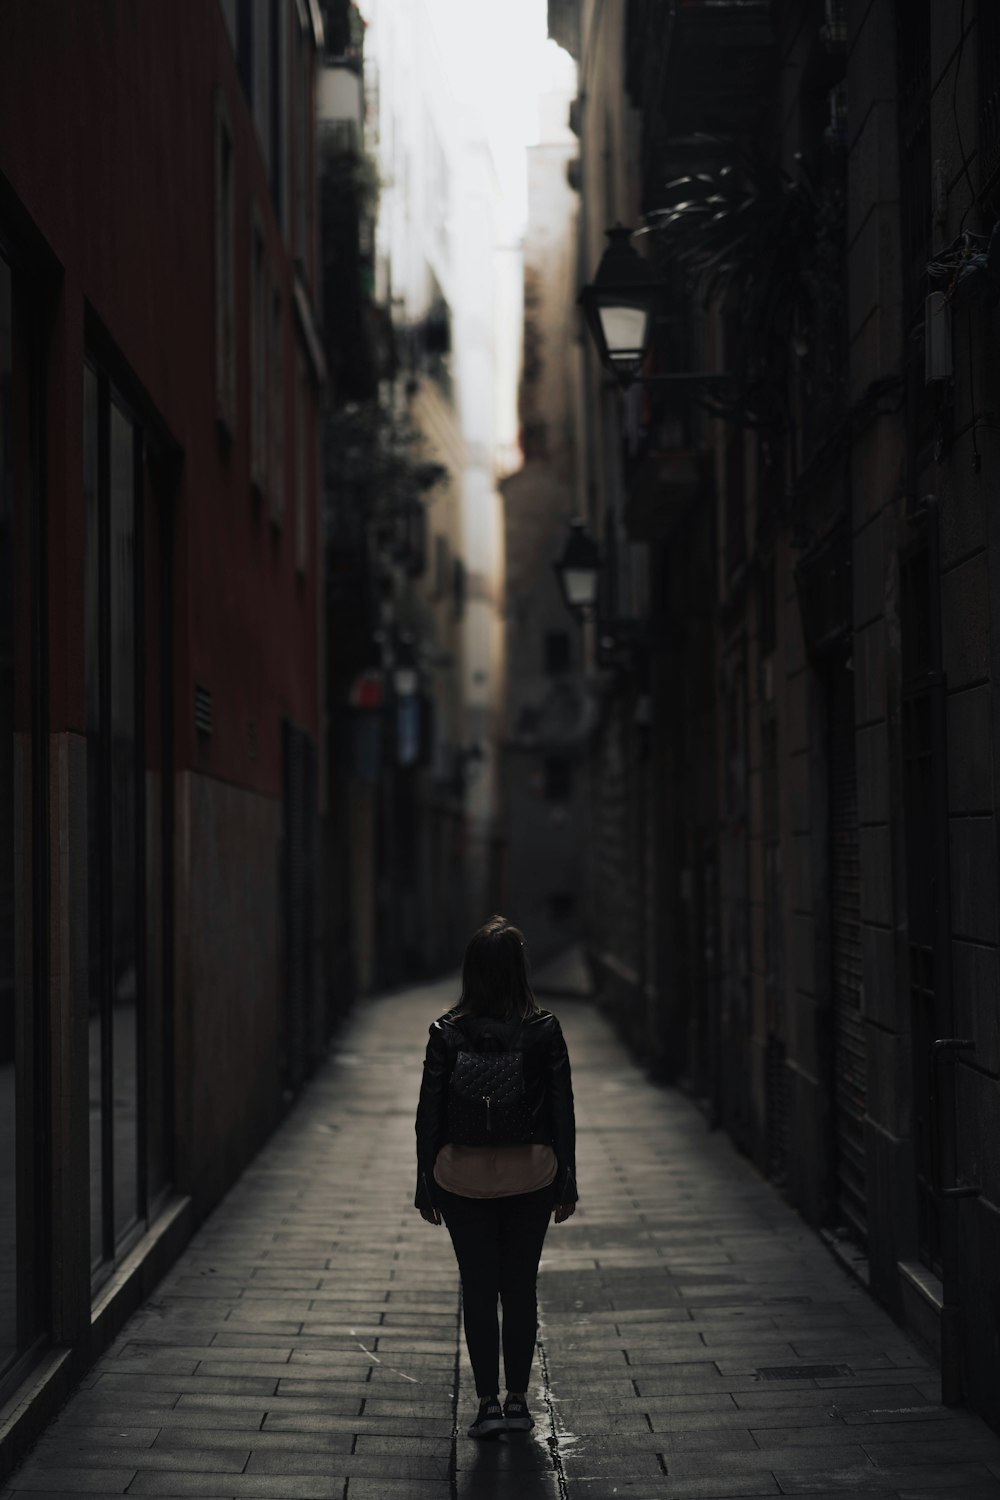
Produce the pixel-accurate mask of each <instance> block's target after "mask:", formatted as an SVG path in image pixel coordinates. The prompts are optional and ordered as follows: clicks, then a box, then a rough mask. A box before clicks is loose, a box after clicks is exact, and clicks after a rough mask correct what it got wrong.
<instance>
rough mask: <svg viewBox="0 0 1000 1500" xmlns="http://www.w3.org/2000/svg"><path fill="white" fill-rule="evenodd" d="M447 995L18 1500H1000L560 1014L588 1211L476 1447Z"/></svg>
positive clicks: (953, 1423) (783, 1210) (707, 1156)
mask: <svg viewBox="0 0 1000 1500" xmlns="http://www.w3.org/2000/svg"><path fill="white" fill-rule="evenodd" d="M452 994H453V990H452V988H451V987H450V986H442V985H438V986H427V987H425V988H423V989H420V990H415V991H411V992H408V993H407V994H402V995H396V996H392V997H387V998H385V999H382V1000H377V1001H372V1002H369V1003H367V1004H365V1005H364V1006H363V1007H361V1008H360V1009H359V1012H358V1015H357V1016H356V1018H355V1019H354V1021H353V1023H352V1025H351V1027H350V1028H349V1029H348V1032H347V1033H346V1035H345V1037H344V1039H343V1041H342V1045H341V1049H340V1051H339V1052H338V1053H337V1055H336V1056H334V1057H333V1058H331V1060H330V1061H329V1063H328V1064H327V1065H326V1066H325V1067H324V1068H323V1069H322V1070H321V1071H320V1073H319V1074H318V1076H317V1077H316V1078H315V1079H314V1080H313V1081H312V1083H311V1084H310V1085H309V1087H308V1088H307V1089H306V1091H305V1092H304V1094H303V1096H302V1098H301V1099H300V1100H299V1101H298V1103H297V1104H296V1106H295V1108H294V1109H293V1111H292V1112H291V1114H290V1116H289V1118H288V1119H287V1121H286V1122H285V1123H284V1125H283V1126H282V1127H281V1129H280V1130H279V1131H278V1132H277V1133H276V1135H275V1136H274V1137H273V1139H272V1140H271V1141H270V1142H269V1143H268V1145H267V1146H266V1147H265V1149H264V1150H263V1151H262V1152H261V1154H260V1156H259V1157H258V1159H257V1160H256V1161H255V1162H254V1163H253V1165H252V1166H251V1168H250V1169H249V1170H248V1171H247V1172H246V1173H245V1174H244V1176H243V1177H242V1178H241V1179H240V1181H239V1182H238V1183H237V1184H236V1185H235V1186H234V1188H233V1189H232V1191H231V1192H230V1193H229V1195H228V1197H227V1198H226V1200H225V1201H224V1202H223V1203H222V1205H221V1206H220V1207H219V1209H218V1210H217V1211H216V1212H215V1213H214V1214H213V1215H212V1217H211V1218H210V1219H209V1220H208V1222H207V1223H206V1224H205V1225H203V1226H202V1228H201V1230H200V1231H199V1233H198V1234H197V1236H196V1237H195V1239H194V1240H193V1242H192V1243H191V1245H190V1246H189V1248H188V1250H187V1251H186V1253H185V1254H184V1255H183V1256H182V1257H181V1259H180V1261H179V1262H178V1263H177V1265H176V1266H175V1267H174V1268H173V1269H172V1271H171V1272H170V1273H169V1274H168V1276H167V1277H166V1278H165V1279H164V1280H163V1282H162V1283H161V1284H160V1286H159V1287H158V1288H157V1290H156V1293H155V1294H154V1296H153V1297H151V1298H150V1299H149V1301H148V1302H147V1303H146V1304H145V1305H144V1306H143V1307H142V1308H141V1309H140V1310H139V1311H138V1312H137V1313H136V1315H135V1316H134V1317H133V1318H132V1319H131V1320H130V1321H129V1323H128V1325H127V1326H126V1327H125V1328H124V1329H123V1330H122V1333H121V1335H120V1336H119V1338H118V1339H117V1340H116V1341H115V1343H114V1345H113V1346H112V1347H111V1348H110V1349H109V1350H108V1351H107V1353H106V1354H105V1355H104V1356H102V1358H101V1359H100V1360H99V1361H98V1362H97V1364H96V1365H95V1366H94V1368H93V1370H91V1371H90V1372H89V1373H88V1375H87V1377H86V1379H85V1380H84V1381H82V1382H81V1384H80V1386H79V1387H78V1389H77V1391H76V1392H75V1394H74V1395H73V1396H72V1398H71V1399H70V1401H69V1402H68V1403H67V1405H66V1406H65V1407H64V1408H63V1410H62V1411H61V1412H60V1413H59V1415H58V1417H57V1418H56V1420H55V1421H54V1422H53V1423H52V1424H51V1426H50V1427H49V1429H48V1431H47V1432H46V1433H45V1435H44V1436H43V1438H42V1439H41V1440H40V1442H39V1443H38V1444H37V1445H36V1447H35V1449H34V1450H33V1451H32V1453H31V1454H30V1455H29V1456H28V1459H27V1461H26V1462H25V1463H24V1465H23V1466H22V1467H21V1469H20V1470H18V1471H17V1473H15V1474H14V1475H12V1476H11V1477H10V1479H9V1480H8V1481H7V1484H6V1487H5V1488H3V1489H2V1490H0V1500H14V1497H16V1496H25V1497H32V1500H40V1497H46V1496H48V1497H53V1500H54V1497H56V1496H60V1497H63V1500H69V1497H72V1496H79V1495H89V1496H95V1497H103V1496H111V1495H118V1496H120V1495H123V1494H128V1495H156V1496H175V1497H178V1500H180V1497H182V1496H194V1497H198V1496H201V1497H205V1500H208V1497H230V1500H242V1497H245V1496H246V1497H250V1496H260V1497H275V1500H278V1497H280V1500H328V1497H329V1500H500V1497H510V1496H516V1497H517V1500H611V1497H615V1500H621V1497H623V1496H627V1497H631V1500H654V1497H655V1500H671V1497H673V1500H741V1497H743V1500H750V1497H751V1496H760V1495H802V1496H809V1497H810V1500H834V1497H837V1500H843V1497H844V1496H850V1495H859V1496H864V1497H865V1500H946V1497H947V1500H1000V1438H997V1436H996V1435H995V1434H994V1433H992V1432H990V1430H989V1429H988V1428H987V1427H986V1426H985V1425H984V1424H983V1423H982V1422H980V1421H979V1420H978V1419H977V1418H975V1417H973V1416H971V1415H969V1414H968V1413H963V1412H960V1411H954V1410H948V1409H945V1408H944V1407H942V1406H941V1405H940V1404H939V1401H938V1376H937V1372H936V1370H935V1369H934V1368H933V1366H932V1365H931V1364H930V1363H929V1362H928V1360H927V1359H926V1357H925V1356H924V1354H923V1353H922V1352H921V1351H920V1350H919V1349H917V1348H916V1347H915V1346H914V1345H913V1344H912V1343H911V1342H910V1341H909V1340H908V1339H907V1338H906V1337H905V1336H904V1335H903V1334H902V1333H901V1332H900V1330H899V1329H898V1328H897V1327H896V1326H895V1325H894V1324H893V1323H892V1322H891V1320H890V1319H889V1318H888V1317H887V1316H886V1315H885V1314H884V1313H883V1312H882V1311H881V1309H880V1308H878V1307H877V1306H876V1305H875V1304H874V1303H873V1302H872V1301H871V1299H870V1298H869V1297H868V1296H867V1295H866V1294H865V1293H864V1292H863V1291H862V1290H861V1289H860V1288H859V1287H858V1286H857V1285H856V1284H855V1283H854V1282H852V1281H850V1280H849V1279H848V1278H847V1276H846V1275H845V1273H844V1272H843V1270H842V1269H841V1268H840V1266H839V1265H838V1264H837V1263H836V1262H835V1261H834V1260H833V1259H832V1258H831V1257H830V1256H829V1255H828V1253H827V1252H826V1250H825V1249H824V1247H823V1246H822V1244H821V1243H820V1242H819V1240H818V1239H817V1238H816V1237H815V1236H814V1235H813V1234H812V1233H811V1232H810V1231H809V1230H808V1229H807V1228H806V1227H805V1226H804V1225H803V1224H802V1222H801V1220H800V1219H799V1218H798V1217H797V1216H796V1215H795V1214H794V1213H793V1212H792V1211H791V1210H790V1209H789V1208H788V1207H787V1205H786V1204H784V1203H783V1201H782V1200H781V1198H780V1196H779V1195H778V1194H777V1193H776V1192H775V1191H774V1190H773V1189H772V1188H771V1187H770V1186H769V1185H768V1184H766V1183H764V1182H763V1181H761V1179H760V1178H759V1177H758V1176H757V1174H756V1173H755V1172H754V1171H753V1170H752V1168H751V1167H750V1166H749V1165H748V1164H747V1163H746V1162H745V1161H743V1160H742V1159H741V1158H740V1157H739V1156H738V1155H737V1154H736V1153H735V1152H734V1151H733V1149H732V1147H731V1146H730V1144H729V1143H728V1142H727V1141H726V1139H725V1138H724V1137H723V1136H721V1135H719V1134H712V1133H711V1132H709V1131H708V1130H707V1129H706V1126H705V1123H704V1120H703V1118H702V1116H701V1115H700V1114H699V1112H698V1111H697V1110H696V1109H695V1108H694V1107H693V1106H692V1105H691V1104H690V1103H689V1102H688V1101H687V1100H685V1099H684V1098H682V1097H681V1096H679V1095H677V1094H675V1093H673V1092H671V1091H667V1090H663V1089H658V1088H654V1087H653V1086H652V1085H650V1084H648V1083H647V1082H646V1081H645V1080H644V1079H643V1078H642V1076H641V1075H640V1074H639V1072H638V1071H637V1070H636V1069H635V1068H634V1067H633V1066H632V1065H631V1063H630V1062H629V1060H628V1058H627V1057H626V1056H625V1054H624V1052H623V1051H622V1049H621V1048H620V1046H619V1045H618V1043H617V1042H616V1041H615V1040H614V1038H613V1037H612V1036H611V1034H610V1032H609V1030H608V1028H607V1026H606V1025H605V1023H604V1022H603V1021H602V1020H601V1018H600V1017H599V1016H598V1015H597V1013H596V1012H595V1011H594V1010H593V1009H592V1008H591V1007H589V1006H588V1005H583V1004H579V1005H577V1004H574V1003H571V1002H566V1003H565V1004H564V1005H563V1011H562V1020H563V1024H564V1028H565V1030H566V1034H567V1038H568V1041H569V1045H570V1052H571V1056H572V1059H573V1065H574V1080H575V1088H576V1095H577V1107H578V1118H579V1127H580V1131H579V1178H580V1183H581V1191H582V1193H583V1197H582V1200H581V1204H580V1208H579V1210H578V1212H577V1214H576V1215H575V1216H574V1217H573V1218H572V1219H571V1220H569V1221H568V1223H566V1224H564V1225H560V1226H553V1227H552V1229H551V1231H550V1234H549V1237H548V1239H547V1241H546V1246H545V1252H544V1255H543V1259H542V1267H541V1273H540V1278H539V1294H540V1330H539V1332H540V1340H539V1358H538V1361H537V1362H536V1368H535V1379H534V1389H533V1392H532V1399H533V1402H534V1410H535V1413H536V1417H537V1419H538V1426H537V1428H536V1430H535V1432H534V1433H532V1434H511V1435H509V1436H508V1437H506V1438H504V1439H501V1440H500V1441H499V1442H495V1443H488V1444H476V1443H474V1442H471V1441H470V1440H468V1439H467V1438H466V1437H465V1435H464V1429H465V1426H466V1425H467V1423H468V1421H469V1419H470V1417H471V1415H472V1413H473V1410H474V1406H475V1397H474V1394H473V1390H474V1388H473V1383H472V1379H471V1371H470V1369H469V1365H468V1358H467V1355H466V1351H465V1348H464V1343H463V1341H462V1339H461V1336H460V1330H461V1305H460V1301H459V1292H458V1280H457V1275H456V1270H455V1265H454V1259H453V1256H452V1252H451V1247H450V1243H449V1241H448V1239H447V1236H446V1234H445V1232H444V1231H443V1230H440V1229H435V1228H432V1227H431V1226H429V1225H426V1224H424V1222H423V1221H422V1220H421V1219H420V1218H419V1216H418V1215H417V1214H416V1212H415V1211H414V1210H413V1208H412V1206H411V1203H412V1186H413V1113H414V1109H415V1104H416V1095H417V1089H418V1087H419V1081H420V1064H421V1060H422V1055H423V1047H424V1041H425V1037H426V1027H427V1024H428V1023H429V1021H430V1020H431V1019H433V1017H434V1016H435V1015H437V1014H438V1013H440V1011H441V1010H443V1009H444V1008H445V1007H446V1006H447V1005H448V1004H449V1003H450V1001H451V998H452Z"/></svg>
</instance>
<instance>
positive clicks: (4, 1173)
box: [0, 254, 48, 1394]
mask: <svg viewBox="0 0 1000 1500" xmlns="http://www.w3.org/2000/svg"><path fill="white" fill-rule="evenodd" d="M31 285H32V279H31V277H30V274H29V275H26V276H25V277H24V278H23V279H22V277H21V273H20V271H19V269H18V265H17V263H16V262H15V263H14V264H11V263H9V262H8V261H7V260H6V259H5V258H4V256H3V255H2V254H0V1377H2V1376H3V1374H4V1372H5V1370H8V1369H9V1367H10V1366H12V1365H13V1364H14V1362H15V1360H16V1359H17V1358H18V1356H19V1355H23V1354H25V1353H26V1352H27V1350H28V1349H30V1347H31V1346H32V1344H34V1343H35V1341H36V1340H37V1338H38V1336H39V1335H40V1334H41V1333H42V1332H43V1330H44V1328H45V1326H46V1321H47V1318H46V1313H47V1309H46V1304H45V1301H44V1300H43V1299H44V1294H45V1292H46V1291H47V1287H46V1286H45V1277H44V1252H45V1247H46V1240H45V1237H44V1233H43V1228H42V1226H43V1223H44V1211H45V1194H44V1188H43V1171H44V1157H43V1155H42V1151H41V1149H40V1148H41V1146H42V1134H41V1124H42V1115H41V1110H42V1108H43V1107H44V1102H45V1098H44V1095H45V1084H44V1080H45V1077H46V1068H45V1064H44V1061H43V1059H44V1057H45V1050H46V1037H45V1035H44V1031H43V1026H44V1017H45V1015H46V1013H47V1007H48V1001H47V999H45V998H44V997H45V993H46V986H45V978H46V976H45V973H44V954H45V943H46V931H47V918H46V908H45V902H46V893H47V889H48V863H47V851H46V846H45V842H44V834H45V798H46V786H47V779H48V778H47V772H46V758H45V747H46V743H47V736H46V735H45V733H44V727H45V720H44V698H43V692H42V689H43V678H42V670H43V668H42V669H40V663H41V662H43V661H44V641H45V635H44V613H43V603H44V601H43V595H42V586H41V583H40V582H39V581H38V580H39V578H40V573H41V570H40V568H39V562H40V554H41V549H42V538H43V535H44V524H45V523H44V512H43V504H42V500H43V497H42V490H41V483H40V474H39V471H38V466H37V462H36V460H35V457H34V453H33V445H32V443H31V442H30V433H31V430H32V428H33V426H34V424H35V422H36V421H37V419H38V415H39V410H40V403H41V400H42V391H41V388H40V387H41V379H42V377H43V375H44V371H43V370H41V369H37V371H36V372H33V368H32V359H31V356H32V353H33V351H34V349H35V348H37V343H36V339H37V323H36V319H35V316H34V312H35V309H34V299H33V296H32V292H31ZM26 291H27V295H26V294H25V293H26ZM16 1378H17V1377H16V1375H12V1376H11V1380H12V1381H13V1380H15V1379H16ZM5 1394H6V1392H5Z"/></svg>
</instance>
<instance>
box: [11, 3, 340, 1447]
mask: <svg viewBox="0 0 1000 1500" xmlns="http://www.w3.org/2000/svg"><path fill="white" fill-rule="evenodd" d="M321 44H322V22H321V18H320V14H319V10H318V8H317V6H316V4H315V0H296V3H294V4H293V3H283V0H239V3H237V0H223V3H221V4H219V3H216V0H174V3H172V4H171V5H169V6H156V5H136V4H134V3H130V0H108V3H106V4H102V5H101V6H100V7H97V8H93V7H83V8H81V7H76V6H66V5H60V4H56V3H54V0H16V3H15V4H13V5H11V6H8V7H5V12H4V19H3V45H2V47H0V867H2V868H0V1200H2V1207H0V1380H2V1381H3V1384H2V1385H0V1396H3V1397H15V1398H16V1397H17V1395H18V1393H19V1392H21V1390H22V1383H23V1381H24V1380H25V1378H26V1377H28V1376H31V1377H32V1378H33V1379H34V1380H36V1381H37V1379H38V1375H39V1369H40V1366H39V1361H40V1360H41V1361H43V1362H44V1363H43V1365H42V1366H41V1372H42V1374H43V1376H44V1377H45V1379H43V1381H42V1385H41V1387H40V1389H41V1391H42V1400H41V1403H39V1402H38V1401H36V1402H35V1403H34V1404H33V1406H32V1407H31V1408H30V1409H31V1410H33V1411H35V1412H36V1413H39V1412H41V1411H42V1410H43V1408H44V1405H45V1402H46V1401H47V1402H48V1404H49V1405H51V1404H52V1403H53V1402H54V1401H55V1400H56V1399H57V1398H58V1396H59V1394H60V1392H61V1390H64V1389H65V1385H66V1382H67V1381H68V1380H69V1379H70V1378H71V1376H72V1375H73V1374H74V1372H76V1373H78V1372H79V1368H80V1367H81V1364H82V1362H84V1361H85V1360H86V1358H87V1357H88V1355H89V1354H91V1353H92V1352H93V1351H94V1350H95V1349H96V1348H97V1347H99V1346H100V1344H101V1342H102V1341H103V1340H104V1338H105V1337H106V1336H107V1334H108V1333H109V1331H110V1330H111V1328H112V1327H113V1326H114V1325H115V1324H116V1323H117V1322H118V1321H120V1318H121V1316H123V1315H124V1311H125V1310H126V1303H127V1301H128V1299H129V1298H130V1297H131V1298H134V1297H135V1296H137V1295H138V1293H139V1290H140V1289H141V1287H142V1286H143V1285H148V1282H149V1279H150V1277H151V1276H152V1275H154V1274H155V1273H156V1269H157V1267H158V1266H159V1267H162V1265H163V1264H165V1263H166V1260H167V1259H168V1258H169V1256H170V1255H171V1254H172V1253H173V1247H175V1246H176V1245H177V1244H178V1243H180V1241H181V1240H182V1239H183V1238H184V1237H185V1236H186V1234H187V1233H189V1232H190V1228H191V1227H192V1226H193V1224H194V1223H196V1222H197V1220H198V1219H199V1218H200V1217H202V1216H203V1214H204V1212H205V1211H206V1210H207V1209H208V1207H209V1206H210V1205H211V1204H212V1203H213V1202H214V1201H216V1200H217V1199H218V1198H219V1196H220V1195H221V1194H222V1192H223V1191H224V1190H225V1188H226V1187H227V1186H228V1184H229V1183H231V1182H232V1181H233V1179H234V1178H235V1176H236V1175H237V1173H238V1172H239V1170H240V1169H241V1167H242V1166H243V1165H244V1163H245V1162H246V1161H247V1160H248V1158H249V1157H250V1155H251V1154H252V1153H253V1151H254V1150H255V1148H256V1147H257V1146H258V1144H259V1143H260V1141H261V1140H262V1139H263V1137H264V1136H265V1135H266V1134H267V1132H268V1131H269V1129H270V1128H271V1126H272V1125H273V1123H274V1121H275V1119H276V1118H277V1116H278V1114H279V1111H280V1109H281V1106H282V1098H283V1095H287V1092H288V1091H289V1090H291V1089H294V1088H295V1086H296V1085H297V1083H298V1082H299V1080H300V1078H301V1077H302V1075H303V1072H304V1071H305V1069H306V1068H307V1066H308V1063H309V1060H310V1058H311V1057H312V1056H313V1055H315V1052H316V1050H317V1048H318V1046H319V1045H320V1044H321V1042H322V1038H323V1034H324V1022H323V1018H322V1016H321V1015H320V1013H319V1007H318V1002H317V1000H316V998H315V997H316V996H317V995H318V993H319V987H318V985H317V984H316V983H315V979H314V976H313V963H312V950H313V935H312V932H313V924H312V890H313V882H314V876H313V870H314V856H313V850H312V838H313V835H312V829H313V826H314V823H315V817H314V812H315V799H316V785H315V781H316V777H315V767H316V764H317V753H316V750H317V738H318V734H319V709H318V683H319V661H318V640H319V635H318V620H319V604H320V597H321V589H322V579H321V575H320V557H321V552H320V548H319V545H318V505H317V493H318V484H319V475H318V456H317V454H318V403H319V395H318V393H319V388H320V386H321V384H322V382H323V378H324V371H323V358H322V354H321V353H320V349H321V344H320V340H319V338H318V336H317V331H316V326H315V320H314V319H315V315H314V294H315V289H316V287H317V285H318V256H317V244H316V222H315V190H314V177H315V131H314V125H313V120H314V108H313V79H314V73H315V60H316V51H317V48H318V47H319V46H320V45H321ZM53 1350H57V1351H58V1353H55V1354H53V1352H52V1351H53ZM31 1420H33V1419H32V1418H29V1421H28V1426H30V1421H31ZM28 1426H26V1425H25V1424H24V1423H23V1422H22V1424H21V1426H20V1428H18V1426H17V1423H16V1422H15V1424H14V1426H13V1428H11V1429H9V1430H6V1429H5V1430H4V1431H3V1432H2V1433H0V1440H2V1441H3V1442H4V1449H3V1451H2V1453H0V1468H2V1467H3V1464H4V1462H6V1461H9V1458H10V1456H11V1455H12V1453H13V1451H14V1448H15V1447H16V1446H18V1445H19V1443H20V1442H22V1441H23V1439H24V1437H25V1435H26V1433H27V1432H28Z"/></svg>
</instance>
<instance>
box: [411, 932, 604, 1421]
mask: <svg viewBox="0 0 1000 1500" xmlns="http://www.w3.org/2000/svg"><path fill="white" fill-rule="evenodd" d="M576 1198H577V1193H576V1161H575V1128H574V1121H573V1087H572V1083H571V1081H570V1070H569V1056H568V1054H567V1051H566V1043H565V1041H564V1040H563V1034H562V1031H561V1029H560V1026H559V1022H558V1021H557V1020H556V1018H555V1016H553V1015H551V1014H550V1013H549V1012H548V1011H545V1010H540V1009H539V1008H538V1005H537V1004H536V1002H535V997H534V995H533V994H532V993H531V988H530V986H529V984H528V972H527V964H526V960H525V952H524V938H523V937H522V935H521V933H520V932H519V931H518V930H517V928H516V927H513V926H511V924H510V923H509V922H508V921H507V920H506V919H505V918H504V917H492V918H491V919H490V921H489V922H487V923H486V925H485V927H481V928H480V929H479V931H478V932H476V933H474V934H473V936H472V937H471V938H470V940H469V945H468V947H467V948H466V950H465V960H464V962H463V964H462V995H461V999H460V1000H459V1002H458V1005H457V1006H455V1008H454V1009H453V1010H450V1011H448V1012H447V1014H445V1015H443V1016H441V1017H440V1019H439V1020H437V1021H435V1022H434V1024H433V1026H432V1027H431V1029H430V1038H429V1040H428V1043H427V1056H426V1058H425V1059H424V1076H423V1080H422V1082H421V1085H420V1102H419V1104H418V1105H417V1196H416V1206H417V1208H419V1210H420V1212H421V1214H422V1215H423V1217H424V1218H425V1219H426V1220H427V1222H428V1224H440V1223H441V1221H442V1219H443V1220H444V1222H445V1224H446V1225H447V1226H448V1233H449V1234H450V1235H451V1240H452V1244H453V1245H454V1247H455V1255H456V1258H457V1260H458V1269H459V1272H460V1273H461V1277H462V1300H463V1308H464V1314H465V1338H466V1342H467V1344H468V1346H469V1358H470V1359H471V1361H472V1370H473V1374H474V1375H475V1377H476V1394H477V1395H478V1397H479V1414H478V1416H477V1417H476V1419H475V1421H474V1422H473V1423H472V1426H471V1427H470V1428H469V1436H470V1437H475V1438H482V1437H495V1436H496V1435H497V1434H498V1433H500V1432H502V1431H504V1430H505V1429H514V1430H520V1431H523V1432H526V1431H527V1430H528V1429H529V1428H531V1427H533V1426H534V1425H535V1424H534V1422H533V1420H532V1417H531V1413H530V1412H529V1411H528V1376H529V1373H530V1371H531V1360H532V1357H533V1355H534V1352H535V1334H536V1331H537V1321H538V1311H537V1303H536V1299H535V1282H536V1279H537V1276H538V1261H539V1258H540V1256H541V1253H542V1242H543V1240H544V1239H545V1231H546V1229H547V1228H548V1225H549V1215H550V1214H551V1213H552V1212H553V1210H554V1212H555V1221H556V1223H557V1224H561V1223H562V1222H563V1220H564V1219H568V1218H569V1216H570V1214H571V1213H573V1211H574V1209H575V1207H576ZM498 1297H499V1299H500V1303H501V1305H502V1307H503V1363H504V1377H505V1381H506V1386H507V1397H506V1400H505V1401H504V1403H503V1406H502V1407H501V1405H500V1396H499V1364H500V1329H499V1325H498V1321H497V1298H498Z"/></svg>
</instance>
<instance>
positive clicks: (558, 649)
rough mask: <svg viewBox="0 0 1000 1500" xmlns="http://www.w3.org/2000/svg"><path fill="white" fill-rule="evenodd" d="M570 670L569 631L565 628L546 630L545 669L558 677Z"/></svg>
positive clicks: (548, 673) (552, 675) (549, 673)
mask: <svg viewBox="0 0 1000 1500" xmlns="http://www.w3.org/2000/svg"><path fill="white" fill-rule="evenodd" d="M569 670H570V650H569V633H568V632H567V631H565V630H547V631H546V632H545V671H546V674H547V675H548V676H549V677H558V676H560V675H561V674H562V673H563V672H568V671H569Z"/></svg>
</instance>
